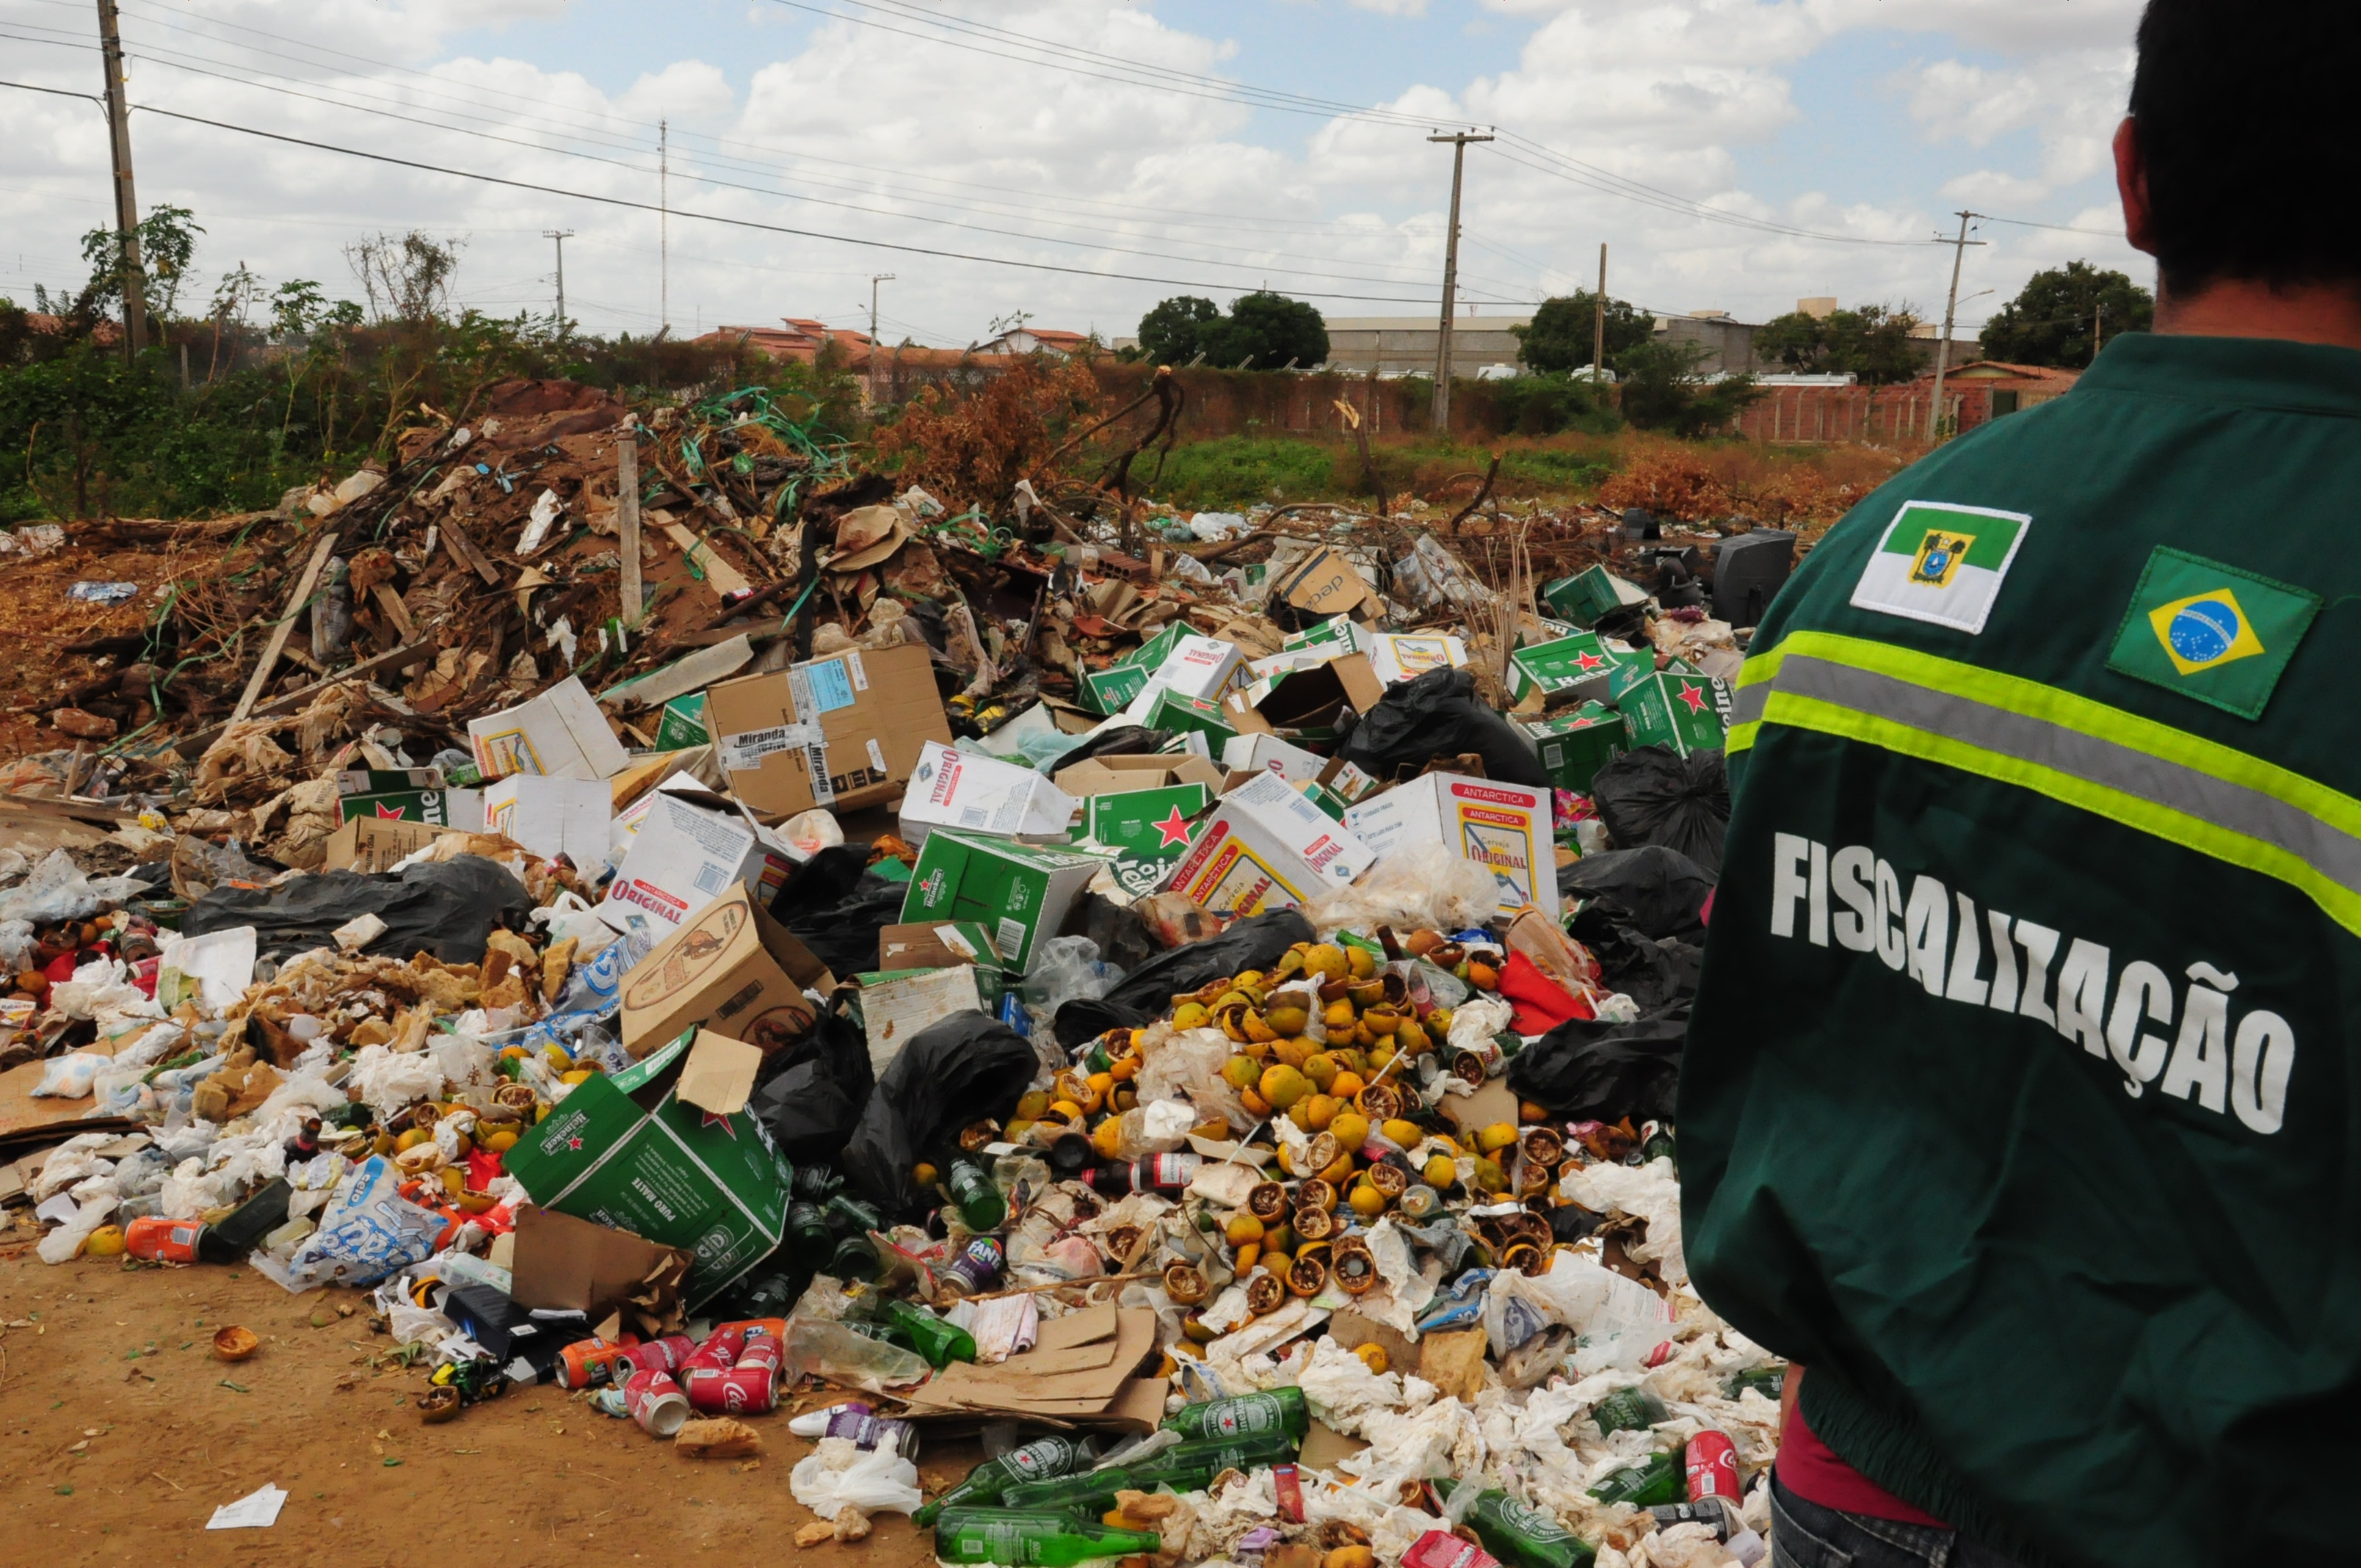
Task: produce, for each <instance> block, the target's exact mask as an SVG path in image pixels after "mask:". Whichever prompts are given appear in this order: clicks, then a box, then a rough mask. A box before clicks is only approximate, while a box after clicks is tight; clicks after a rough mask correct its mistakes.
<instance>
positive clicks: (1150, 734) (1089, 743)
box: [1049, 724, 1172, 773]
mask: <svg viewBox="0 0 2361 1568" xmlns="http://www.w3.org/2000/svg"><path fill="white" fill-rule="evenodd" d="M1170 740H1172V732H1171V731H1170V729H1147V728H1145V727H1143V726H1141V725H1137V724H1118V725H1116V726H1115V728H1114V729H1102V730H1100V731H1099V732H1098V733H1097V734H1095V735H1093V736H1092V737H1091V738H1090V739H1089V740H1085V741H1083V742H1082V744H1081V745H1079V746H1077V747H1075V748H1074V749H1073V750H1072V751H1064V752H1060V754H1059V756H1058V759H1057V760H1056V761H1055V762H1051V763H1050V764H1049V772H1050V773H1056V772H1057V771H1058V770H1059V769H1060V768H1071V767H1072V766H1073V765H1074V764H1075V763H1076V762H1089V761H1090V760H1091V759H1092V758H1093V757H1146V756H1152V755H1153V754H1155V753H1156V752H1158V751H1162V750H1164V748H1165V746H1166V745H1167V744H1169V743H1170Z"/></svg>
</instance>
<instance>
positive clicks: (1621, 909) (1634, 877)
mask: <svg viewBox="0 0 2361 1568" xmlns="http://www.w3.org/2000/svg"><path fill="white" fill-rule="evenodd" d="M1715 880H1716V879H1715V877H1714V874H1713V873H1712V872H1708V871H1707V870H1706V869H1705V868H1704V867H1703V866H1701V865H1699V864H1697V862H1696V861H1693V860H1691V859H1689V858H1688V857H1687V856H1686V855H1684V854H1682V853H1681V852H1680V851H1679V850H1675V849H1672V848H1670V847H1669V846H1667V845H1664V844H1642V845H1641V846H1640V847H1639V848H1638V849H1636V850H1608V851H1606V852H1605V853H1604V854H1598V855H1585V856H1583V857H1582V859H1580V860H1578V861H1575V862H1574V863H1573V864H1572V865H1570V866H1560V867H1559V868H1558V872H1557V891H1558V895H1559V896H1560V897H1561V898H1563V899H1565V900H1568V901H1571V900H1575V899H1581V900H1584V901H1585V902H1589V901H1593V900H1596V901H1597V902H1598V904H1599V905H1602V906H1604V907H1605V908H1606V909H1607V910H1608V911H1609V913H1610V914H1611V915H1613V916H1615V918H1616V919H1617V920H1619V921H1620V922H1621V923H1623V924H1625V925H1628V926H1631V927H1635V928H1636V929H1638V930H1639V931H1641V932H1642V933H1643V934H1644V935H1647V936H1650V937H1677V936H1681V935H1684V934H1686V933H1687V932H1690V931H1702V930H1704V929H1705V921H1704V920H1703V919H1702V918H1700V914H1701V912H1702V911H1703V910H1704V908H1705V901H1706V899H1707V897H1708V895H1710V894H1712V892H1713V884H1714V882H1715Z"/></svg>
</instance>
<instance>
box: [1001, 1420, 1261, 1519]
mask: <svg viewBox="0 0 2361 1568" xmlns="http://www.w3.org/2000/svg"><path fill="white" fill-rule="evenodd" d="M1295 1448H1296V1444H1295V1440H1294V1439H1292V1438H1290V1437H1288V1436H1287V1435H1286V1434H1284V1433H1269V1434H1266V1435H1264V1436H1261V1437H1252V1438H1242V1439H1236V1440H1230V1439H1222V1438H1214V1439H1210V1440H1207V1441H1204V1442H1182V1443H1178V1444H1175V1445H1174V1446H1173V1447H1170V1448H1168V1449H1166V1450H1164V1452H1162V1453H1154V1454H1150V1455H1149V1456H1148V1457H1147V1458H1145V1459H1143V1460H1140V1461H1139V1462H1138V1463H1137V1464H1111V1465H1109V1466H1107V1467H1106V1468H1105V1469H1104V1470H1090V1471H1083V1472H1079V1473H1077V1474H1075V1475H1063V1476H1059V1477H1056V1478H1054V1479H1051V1480H1048V1481H1031V1482H1027V1483H1026V1484H1024V1485H1023V1486H1011V1487H1009V1488H1008V1490H1007V1491H1005V1492H1004V1493H1003V1494H1001V1501H1002V1502H1003V1503H1005V1504H1006V1505H1007V1506H1008V1507H1009V1508H1072V1509H1076V1510H1079V1511H1081V1512H1082V1513H1084V1514H1101V1513H1104V1512H1105V1511H1106V1510H1107V1509H1109V1508H1113V1507H1115V1494H1116V1493H1117V1492H1153V1491H1155V1490H1156V1489H1157V1488H1158V1487H1159V1486H1170V1487H1171V1488H1172V1489H1173V1490H1174V1491H1176V1492H1194V1491H1198V1490H1201V1489H1202V1488H1203V1487H1204V1486H1206V1485H1208V1484H1209V1483H1210V1482H1211V1481H1212V1480H1213V1477H1214V1476H1216V1475H1220V1474H1221V1473H1222V1472H1223V1471H1224V1470H1253V1469H1256V1468H1258V1467H1260V1466H1262V1465H1266V1464H1280V1463H1282V1462H1284V1461H1286V1460H1289V1459H1292V1458H1293V1457H1294V1456H1295Z"/></svg>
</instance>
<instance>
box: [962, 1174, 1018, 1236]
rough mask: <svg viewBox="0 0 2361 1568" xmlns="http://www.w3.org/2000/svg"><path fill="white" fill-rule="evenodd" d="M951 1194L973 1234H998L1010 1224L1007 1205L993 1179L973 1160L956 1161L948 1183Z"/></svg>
mask: <svg viewBox="0 0 2361 1568" xmlns="http://www.w3.org/2000/svg"><path fill="white" fill-rule="evenodd" d="M947 1180H948V1184H949V1185H950V1190H951V1201H952V1202H953V1203H956V1204H957V1205H959V1212H960V1218H961V1219H962V1220H964V1221H966V1222H967V1228H968V1229H969V1230H971V1231H996V1230H998V1229H1000V1227H1001V1226H1002V1225H1003V1224H1005V1223H1006V1222H1007V1219H1008V1201H1007V1200H1006V1199H1005V1198H1003V1197H1001V1195H1000V1189H999V1188H997V1187H994V1185H993V1184H992V1178H991V1177H989V1176H986V1175H985V1174H984V1173H983V1167H982V1166H979V1165H978V1164H976V1163H975V1161H973V1160H972V1159H954V1160H952V1161H951V1164H950V1177H949V1178H948V1179H947Z"/></svg>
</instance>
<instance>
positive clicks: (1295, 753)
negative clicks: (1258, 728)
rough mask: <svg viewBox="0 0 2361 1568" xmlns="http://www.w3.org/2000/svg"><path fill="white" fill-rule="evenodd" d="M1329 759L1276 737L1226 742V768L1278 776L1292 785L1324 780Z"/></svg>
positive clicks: (1237, 738) (1235, 738)
mask: <svg viewBox="0 0 2361 1568" xmlns="http://www.w3.org/2000/svg"><path fill="white" fill-rule="evenodd" d="M1327 765H1328V759H1327V758H1325V757H1321V756H1315V755H1313V754H1312V752H1310V751H1305V750H1304V749H1303V748H1302V747H1301V746H1294V745H1290V744H1289V743H1288V742H1287V741H1285V740H1280V739H1279V737H1278V736H1276V735H1233V736H1231V737H1230V738H1229V739H1228V740H1224V741H1223V742H1222V766H1224V767H1225V768H1227V769H1228V770H1229V771H1230V772H1232V773H1277V774H1278V775H1279V777H1280V778H1283V779H1285V780H1286V781H1287V782H1288V783H1290V784H1303V783H1306V782H1308V781H1310V780H1312V779H1316V778H1318V777H1319V776H1320V771H1321V770H1322V769H1323V768H1325V767H1326V766H1327Z"/></svg>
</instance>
